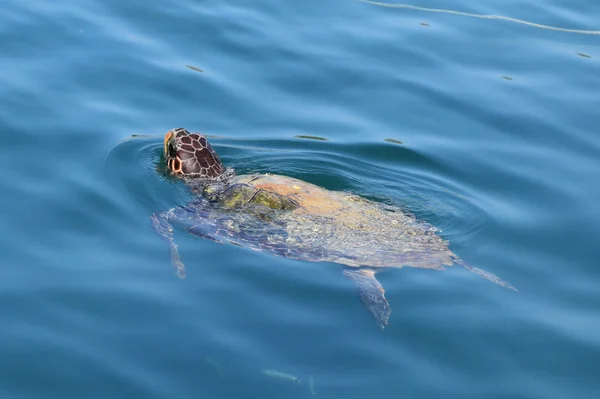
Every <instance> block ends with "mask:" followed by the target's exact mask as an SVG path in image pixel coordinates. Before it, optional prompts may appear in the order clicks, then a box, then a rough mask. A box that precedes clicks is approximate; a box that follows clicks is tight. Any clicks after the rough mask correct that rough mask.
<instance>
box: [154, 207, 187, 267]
mask: <svg viewBox="0 0 600 399" xmlns="http://www.w3.org/2000/svg"><path fill="white" fill-rule="evenodd" d="M150 220H151V221H152V227H154V230H155V231H156V232H157V233H158V234H160V235H161V236H162V237H163V238H164V239H165V240H166V241H167V243H168V244H169V253H170V255H171V264H172V265H173V269H175V274H177V276H178V277H179V278H185V266H183V263H182V262H181V259H180V258H179V250H178V249H177V245H175V241H174V240H173V226H171V223H169V218H168V217H167V216H166V215H165V214H164V213H161V214H160V215H157V214H156V213H155V214H153V215H152V216H151V217H150Z"/></svg>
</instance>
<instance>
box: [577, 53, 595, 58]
mask: <svg viewBox="0 0 600 399" xmlns="http://www.w3.org/2000/svg"><path fill="white" fill-rule="evenodd" d="M577 55H579V56H581V57H583V58H592V56H591V55H587V54H583V53H577Z"/></svg>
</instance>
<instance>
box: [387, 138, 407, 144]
mask: <svg viewBox="0 0 600 399" xmlns="http://www.w3.org/2000/svg"><path fill="white" fill-rule="evenodd" d="M383 141H387V142H388V143H393V144H404V143H403V142H401V141H400V140H396V139H390V138H388V139H384V140H383Z"/></svg>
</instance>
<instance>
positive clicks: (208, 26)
mask: <svg viewBox="0 0 600 399" xmlns="http://www.w3.org/2000/svg"><path fill="white" fill-rule="evenodd" d="M413 5H415V6H420V7H425V8H434V9H448V10H455V11H460V12H464V13H471V14H494V15H502V16H508V17H512V18H517V19H520V20H525V21H529V22H532V23H537V24H543V25H547V26H553V27H559V28H567V29H577V30H588V31H594V30H596V31H597V30H600V23H599V22H598V18H597V16H598V15H600V3H599V2H597V1H593V0H577V1H572V0H569V1H567V0H547V1H545V2H537V3H535V4H533V3H532V2H528V1H524V0H512V1H508V2H507V1H501V0H487V1H485V2H479V3H477V2H468V1H464V0H453V1H436V0H419V3H413ZM2 10H3V11H2V13H0V37H1V40H0V54H2V56H1V57H0V71H2V73H1V74H0V87H1V89H0V132H1V133H2V138H3V140H2V146H1V147H0V151H1V156H0V166H2V168H1V169H0V192H1V193H2V195H1V196H0V207H1V209H2V218H1V219H0V231H1V232H2V240H1V242H0V253H1V254H2V262H1V263H2V268H1V269H0V286H1V288H2V290H1V292H2V294H1V300H0V304H1V306H2V309H1V313H2V330H1V332H0V355H1V358H2V362H1V366H0V396H1V397H2V398H20V399H23V398H76V397H84V398H241V397H260V398H267V399H270V398H272V399H275V398H281V397H285V398H307V397H312V394H313V393H316V394H317V397H324V398H344V399H349V398H543V399H558V398H569V399H571V398H595V397H598V392H599V390H600V379H599V378H598V376H599V375H600V338H599V335H598V331H600V317H599V315H600V312H599V311H600V290H598V286H599V284H600V269H599V263H598V259H599V257H600V250H599V249H598V237H599V236H600V185H599V184H598V176H599V172H600V140H599V139H598V128H599V126H600V114H599V113H598V110H599V109H600V97H599V95H598V93H600V63H599V60H600V36H598V35H594V34H582V33H573V32H568V31H559V30H552V29H544V28H540V27H535V26H530V25H525V24H521V23H516V22H511V21H506V20H502V19H481V18H475V17H472V16H468V15H458V14H448V13H439V12H438V13H434V12H429V11H426V10H410V9H402V8H391V7H383V6H380V5H375V4H366V3H363V2H358V1H356V0H331V1H289V0H288V1H285V0H284V1H275V0H260V1H254V2H245V1H236V0H234V1H193V0H173V1H162V2H132V1H116V0H105V1H99V0H77V1H74V0H65V1H62V2H48V1H27V2H25V1H17V0H7V1H4V2H3V4H2ZM187 66H192V67H194V68H199V69H201V70H203V72H198V71H197V70H194V69H191V68H189V67H187ZM175 127H186V128H188V129H190V130H192V131H199V132H202V133H205V134H209V135H214V136H217V137H215V138H213V139H211V142H212V143H213V146H214V148H215V149H216V150H217V151H218V152H219V154H221V158H222V159H223V161H224V162H225V163H226V164H227V165H229V166H232V167H234V168H236V169H237V170H238V171H240V172H244V173H246V172H270V173H278V174H285V175H289V176H292V177H296V178H301V179H303V180H306V181H309V182H312V183H315V184H319V185H321V186H323V187H326V188H328V189H332V190H345V191H348V192H352V193H355V194H359V195H363V196H365V197H368V198H371V199H374V200H376V201H380V202H384V203H388V204H394V205H398V206H401V207H403V208H405V209H407V210H409V211H411V212H413V213H414V214H416V215H417V216H418V217H419V218H420V219H422V220H424V221H426V222H429V223H431V224H433V225H435V226H437V227H439V228H440V229H441V230H442V232H441V233H440V234H441V235H442V236H443V237H444V238H445V239H447V240H449V242H450V247H451V249H452V250H453V251H455V252H456V253H457V254H459V255H460V256H461V257H462V258H464V259H466V260H468V261H469V262H470V263H471V264H474V265H477V266H478V267H481V268H483V269H485V270H488V271H490V272H493V273H496V274H498V275H499V276H501V277H502V278H503V279H506V280H507V281H509V282H510V283H511V284H513V285H514V286H515V287H517V288H518V290H519V292H514V291H510V290H506V289H503V288H501V287H498V286H497V285H494V284H491V283H490V282H488V281H486V280H484V279H481V278H479V277H478V276H476V275H474V274H472V273H469V272H467V271H466V270H464V269H462V268H457V267H452V268H449V269H447V270H445V271H443V272H435V271H431V270H424V269H416V268H404V269H401V270H398V269H388V270H385V271H383V272H381V273H379V274H378V278H379V280H380V281H381V282H382V284H383V285H384V287H385V288H386V297H387V298H388V300H389V302H390V305H391V307H392V309H393V311H392V315H391V318H390V324H389V326H388V327H387V328H386V329H385V330H384V331H383V332H382V331H380V330H379V329H378V328H377V327H376V325H375V323H374V322H373V320H372V319H371V317H370V316H369V314H368V312H366V311H365V309H364V308H363V307H362V306H361V304H360V302H359V300H358V297H357V295H356V291H355V288H354V286H352V283H351V282H350V281H349V280H347V279H345V278H344V277H343V276H342V274H341V268H340V267H339V266H338V265H335V264H319V263H304V262H299V261H293V260H288V259H282V258H276V257H274V256H271V255H269V254H267V253H261V252H255V251H251V250H248V249H246V248H240V247H235V246H232V245H220V244H216V243H213V242H210V241H206V240H201V239H199V238H197V237H193V236H191V235H189V234H186V233H185V232H184V231H178V232H176V236H177V243H178V245H179V249H180V251H181V256H182V258H183V259H184V260H185V262H186V265H187V273H188V276H187V278H186V279H184V280H182V279H179V278H178V277H177V276H176V275H175V274H174V273H173V270H172V268H171V266H170V262H169V255H168V248H167V247H166V245H165V244H164V242H163V241H162V240H161V239H160V237H158V236H157V235H156V233H155V232H154V231H153V230H152V228H151V226H150V222H149V216H150V215H151V214H152V213H153V212H160V211H164V210H167V209H169V208H171V207H173V206H177V205H183V204H185V203H186V202H187V201H189V200H190V199H191V196H190V194H189V192H188V191H187V190H186V187H185V186H184V185H182V184H181V183H177V182H174V181H173V180H172V179H169V178H167V177H166V176H165V175H164V174H163V173H162V167H161V165H160V159H161V157H160V153H161V148H162V136H163V135H164V134H165V133H166V132H167V131H168V130H169V129H171V128H175ZM133 135H138V137H132V136H133ZM297 135H309V136H319V137H323V138H326V139H328V140H327V141H315V140H310V139H300V138H295V136H297ZM139 136H141V137H139ZM388 138H391V139H395V140H400V141H402V144H397V143H390V142H386V141H384V140H385V139H388ZM264 369H271V370H276V371H279V372H282V373H288V374H290V375H293V376H295V377H298V378H299V379H300V383H299V384H297V383H294V382H292V381H290V380H286V379H285V378H280V377H279V378H278V377H273V376H269V375H266V374H264V373H263V372H262V370H264ZM310 379H312V381H313V383H314V385H313V392H311V387H310V384H309V381H310Z"/></svg>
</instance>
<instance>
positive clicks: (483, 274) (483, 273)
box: [454, 258, 519, 292]
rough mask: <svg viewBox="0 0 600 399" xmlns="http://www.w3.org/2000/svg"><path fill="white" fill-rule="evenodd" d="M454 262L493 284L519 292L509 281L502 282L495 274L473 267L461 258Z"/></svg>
mask: <svg viewBox="0 0 600 399" xmlns="http://www.w3.org/2000/svg"><path fill="white" fill-rule="evenodd" d="M454 262H455V263H456V264H457V265H459V266H462V267H464V268H465V269H467V270H468V271H470V272H472V273H475V274H477V275H479V276H481V277H483V278H484V279H486V280H489V281H491V282H492V283H496V284H498V285H500V286H502V287H504V288H508V289H509V290H514V291H517V292H518V291H519V290H517V289H516V288H515V287H514V286H513V285H512V284H511V283H509V282H508V281H504V280H502V279H501V278H500V277H498V276H496V275H495V274H494V273H490V272H487V271H485V270H482V269H480V268H478V267H475V266H471V265H470V264H468V263H467V262H465V261H464V260H462V259H460V258H456V259H454Z"/></svg>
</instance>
